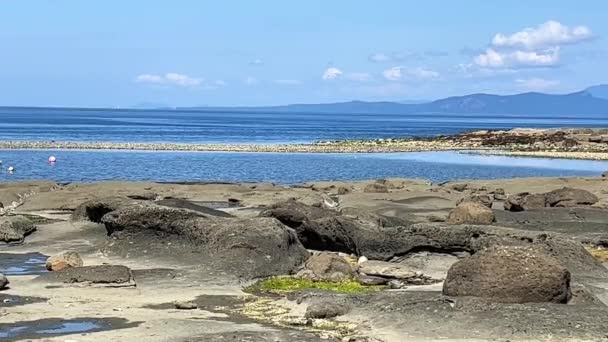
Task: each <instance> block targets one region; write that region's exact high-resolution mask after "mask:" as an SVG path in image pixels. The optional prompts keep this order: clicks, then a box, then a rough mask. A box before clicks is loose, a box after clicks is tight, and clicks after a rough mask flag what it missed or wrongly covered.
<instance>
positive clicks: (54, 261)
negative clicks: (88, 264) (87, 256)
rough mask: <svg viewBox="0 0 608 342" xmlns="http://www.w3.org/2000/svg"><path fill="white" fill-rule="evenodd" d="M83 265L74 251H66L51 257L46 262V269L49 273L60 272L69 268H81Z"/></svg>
mask: <svg viewBox="0 0 608 342" xmlns="http://www.w3.org/2000/svg"><path fill="white" fill-rule="evenodd" d="M83 265H84V262H83V261H82V258H81V257H80V255H78V253H76V252H74V251H66V252H63V253H59V254H56V255H53V256H52V257H50V258H48V259H47V260H46V265H45V266H46V269H47V270H49V271H61V270H63V269H66V268H70V267H81V266H83Z"/></svg>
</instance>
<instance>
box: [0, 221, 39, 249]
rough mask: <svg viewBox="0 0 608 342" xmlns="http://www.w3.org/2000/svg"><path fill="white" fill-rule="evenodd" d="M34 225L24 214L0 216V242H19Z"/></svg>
mask: <svg viewBox="0 0 608 342" xmlns="http://www.w3.org/2000/svg"><path fill="white" fill-rule="evenodd" d="M35 230H36V226H35V225H34V223H32V221H30V220H29V219H27V218H26V217H24V216H8V217H0V242H7V243H21V242H23V240H24V239H25V237H26V236H27V235H29V234H30V233H32V232H34V231H35Z"/></svg>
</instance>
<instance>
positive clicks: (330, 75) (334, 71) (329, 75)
mask: <svg viewBox="0 0 608 342" xmlns="http://www.w3.org/2000/svg"><path fill="white" fill-rule="evenodd" d="M342 74H343V72H342V70H340V69H338V68H336V67H329V68H327V69H326V70H325V72H323V76H321V78H322V79H324V80H326V81H328V80H335V79H337V78H339V77H340V76H342Z"/></svg>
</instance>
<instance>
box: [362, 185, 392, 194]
mask: <svg viewBox="0 0 608 342" xmlns="http://www.w3.org/2000/svg"><path fill="white" fill-rule="evenodd" d="M363 192H367V193H387V192H388V186H386V185H385V184H380V183H372V184H368V185H366V186H365V187H364V188H363Z"/></svg>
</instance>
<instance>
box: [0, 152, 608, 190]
mask: <svg viewBox="0 0 608 342" xmlns="http://www.w3.org/2000/svg"><path fill="white" fill-rule="evenodd" d="M51 155H53V156H55V157H56V158H57V162H56V163H54V164H50V163H48V161H47V160H48V157H49V156H51ZM0 160H2V165H1V166H0V167H1V168H2V172H0V181H19V180H32V179H52V180H56V181H59V182H74V181H101V180H133V181H141V180H147V181H159V182H174V181H175V182H177V181H190V182H260V181H268V182H276V183H283V184H293V183H302V182H311V181H321V180H361V179H378V178H389V177H404V178H424V179H429V180H431V181H433V182H441V181H448V180H455V179H497V178H512V177H539V176H597V175H600V174H601V173H602V172H604V171H606V170H608V162H606V161H587V160H564V159H549V158H524V157H505V156H486V155H471V154H463V153H458V152H410V153H376V154H352V153H348V154H339V153H330V154H313V153H236V152H154V151H116V150H101V151H100V150H94V151H83V150H53V151H51V150H0ZM9 166H12V167H14V168H15V170H16V171H15V172H14V173H8V172H7V171H6V170H7V168H8V167H9Z"/></svg>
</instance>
